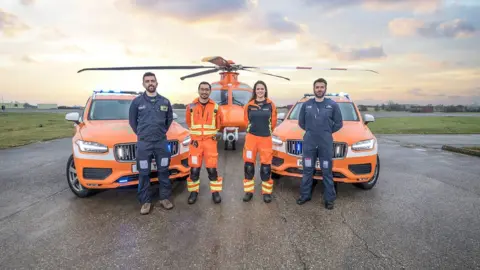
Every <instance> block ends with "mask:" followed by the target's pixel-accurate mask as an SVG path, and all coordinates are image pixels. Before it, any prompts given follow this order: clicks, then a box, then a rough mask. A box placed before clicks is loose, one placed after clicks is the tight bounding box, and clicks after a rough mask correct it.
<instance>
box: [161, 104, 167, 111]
mask: <svg viewBox="0 0 480 270" xmlns="http://www.w3.org/2000/svg"><path fill="white" fill-rule="evenodd" d="M160 110H161V111H164V112H166V111H167V110H168V107H167V106H165V105H162V106H160Z"/></svg>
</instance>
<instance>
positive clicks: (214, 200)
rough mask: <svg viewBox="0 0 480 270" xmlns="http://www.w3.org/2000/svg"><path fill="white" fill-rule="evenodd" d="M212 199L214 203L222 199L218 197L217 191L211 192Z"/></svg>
mask: <svg viewBox="0 0 480 270" xmlns="http://www.w3.org/2000/svg"><path fill="white" fill-rule="evenodd" d="M212 199H213V202H214V203H220V202H221V201H222V197H220V193H218V192H213V193H212Z"/></svg>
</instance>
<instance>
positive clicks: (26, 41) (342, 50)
mask: <svg viewBox="0 0 480 270" xmlns="http://www.w3.org/2000/svg"><path fill="white" fill-rule="evenodd" d="M479 29H480V1H478V0H465V1H437V0H403V1H402V0H395V1H394V0H363V1H362V0H335V1H332V0H176V1H173V0H61V1H60V0H2V1H1V3H0V93H1V95H2V97H3V99H4V101H6V102H8V101H14V100H15V101H19V102H29V103H32V104H37V103H57V104H59V105H84V103H85V101H86V100H87V98H88V96H89V95H90V94H91V92H92V90H94V89H101V88H103V89H126V90H139V91H143V90H144V89H143V87H142V84H141V82H142V74H143V73H144V72H145V71H102V72H85V73H80V74H78V73H77V71H78V70H79V69H82V68H85V67H104V66H131V65H190V64H205V65H209V63H202V62H200V60H201V59H202V58H203V57H205V56H214V55H220V56H223V57H225V58H226V59H231V60H233V61H235V62H236V63H240V64H243V65H253V66H255V65H259V66H274V65H279V66H308V65H312V66H318V67H362V68H369V69H374V70H377V71H378V72H379V73H380V74H374V73H366V72H356V71H351V72H344V71H321V70H318V71H306V70H305V71H304V70H300V71H288V70H287V71H279V70H270V72H272V73H276V74H279V75H283V76H287V77H289V78H290V79H291V81H286V80H282V79H278V78H275V77H270V76H265V75H257V74H252V73H247V72H243V73H241V75H240V79H241V80H242V81H244V82H246V83H248V84H250V85H253V83H254V82H255V81H256V80H257V79H262V80H265V81H266V82H267V84H268V87H269V95H270V97H271V98H272V99H273V100H274V101H276V102H277V103H278V104H280V105H286V104H289V103H292V102H294V101H295V100H297V99H298V98H300V95H301V94H302V93H309V92H311V91H312V82H313V81H314V80H315V79H317V78H319V77H324V78H326V79H327V81H328V82H329V87H328V91H330V92H348V93H350V95H351V96H352V97H353V98H354V99H355V100H356V101H357V102H358V103H362V104H377V103H382V102H388V100H393V101H396V102H401V103H415V104H428V103H432V104H438V103H443V104H472V103H473V102H477V103H479V104H480V54H479V52H480V49H479V48H480V35H479ZM197 71H198V70H197ZM153 72H155V73H156V74H157V79H158V80H159V88H158V90H159V92H160V93H161V94H163V95H165V96H166V97H168V98H169V99H170V100H171V101H172V103H177V102H180V103H185V102H190V101H191V100H193V99H194V98H195V97H196V96H197V95H198V94H197V89H196V87H197V84H198V83H199V82H200V81H201V80H207V81H210V82H212V81H216V80H218V78H219V75H218V74H215V73H214V74H210V75H206V76H202V77H196V78H191V79H187V80H185V81H181V80H180V77H181V76H183V75H186V74H189V73H193V72H195V70H194V71H192V70H181V71H160V70H155V71H153Z"/></svg>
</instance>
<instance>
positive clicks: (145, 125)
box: [129, 72, 173, 215]
mask: <svg viewBox="0 0 480 270" xmlns="http://www.w3.org/2000/svg"><path fill="white" fill-rule="evenodd" d="M157 85H158V83H157V79H156V77H155V74H153V73H151V72H147V73H145V74H144V75H143V87H145V90H146V91H145V92H144V93H143V94H142V95H139V96H137V97H136V98H135V99H134V100H133V101H132V104H131V105H130V117H129V122H130V126H131V127H132V129H133V131H134V132H135V134H137V140H138V141H137V153H136V159H137V168H138V171H139V174H140V175H139V182H138V193H137V194H138V200H139V201H140V203H141V205H142V208H141V209H140V213H141V214H142V215H145V214H148V213H149V212H150V208H151V197H150V194H149V188H150V170H151V162H152V158H153V156H155V162H156V165H157V168H158V169H157V171H158V182H159V184H160V185H159V186H160V205H161V206H162V207H163V208H165V209H172V208H173V204H172V203H171V202H170V200H169V197H170V195H171V193H172V183H171V182H170V179H169V176H170V175H169V171H168V167H169V166H170V158H171V153H170V151H169V149H168V141H167V131H168V129H169V128H170V125H171V124H172V121H173V109H172V105H171V103H170V100H168V99H167V98H166V97H164V96H162V95H160V94H158V93H157Z"/></svg>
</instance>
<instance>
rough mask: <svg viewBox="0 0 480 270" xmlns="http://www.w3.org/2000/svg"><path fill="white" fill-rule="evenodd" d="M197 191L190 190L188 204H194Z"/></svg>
mask: <svg viewBox="0 0 480 270" xmlns="http://www.w3.org/2000/svg"><path fill="white" fill-rule="evenodd" d="M197 197H198V192H196V191H193V192H190V196H189V197H188V204H194V203H195V202H196V201H197Z"/></svg>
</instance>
